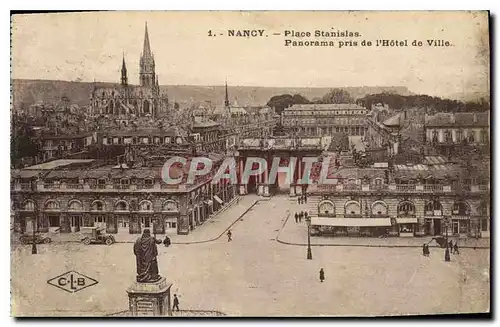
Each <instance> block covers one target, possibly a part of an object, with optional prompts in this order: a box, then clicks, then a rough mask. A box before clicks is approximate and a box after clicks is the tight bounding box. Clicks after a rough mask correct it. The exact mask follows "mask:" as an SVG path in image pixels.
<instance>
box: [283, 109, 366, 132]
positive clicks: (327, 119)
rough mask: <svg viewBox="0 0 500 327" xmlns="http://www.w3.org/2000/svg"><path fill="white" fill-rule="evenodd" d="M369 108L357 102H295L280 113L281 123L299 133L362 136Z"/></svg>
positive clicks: (291, 130)
mask: <svg viewBox="0 0 500 327" xmlns="http://www.w3.org/2000/svg"><path fill="white" fill-rule="evenodd" d="M368 112H369V110H368V109H366V108H364V107H361V106H359V105H357V104H300V105H299V104H296V105H293V106H291V107H289V108H286V109H285V110H283V112H282V113H281V116H282V122H281V123H282V125H283V127H284V128H285V129H288V130H289V131H290V132H297V133H298V134H299V135H306V136H321V135H329V134H332V133H345V134H347V135H349V136H364V135H365V131H366V128H367V127H366V122H365V119H366V114H368Z"/></svg>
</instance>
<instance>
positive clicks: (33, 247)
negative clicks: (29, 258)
mask: <svg viewBox="0 0 500 327" xmlns="http://www.w3.org/2000/svg"><path fill="white" fill-rule="evenodd" d="M35 225H37V223H36V218H35V220H33V224H32V229H33V243H32V245H31V254H37V253H38V251H37V248H36V234H35Z"/></svg>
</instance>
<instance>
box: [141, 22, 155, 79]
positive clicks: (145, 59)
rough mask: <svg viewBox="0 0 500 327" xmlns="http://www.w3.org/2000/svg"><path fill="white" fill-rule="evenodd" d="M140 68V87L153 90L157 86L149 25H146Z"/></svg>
mask: <svg viewBox="0 0 500 327" xmlns="http://www.w3.org/2000/svg"><path fill="white" fill-rule="evenodd" d="M139 68H140V69H139V72H140V73H139V79H140V85H141V86H145V87H151V88H152V87H154V86H155V85H156V82H155V77H156V74H155V59H154V56H153V54H152V53H151V46H150V45H149V34H148V23H146V28H145V32H144V47H143V49H142V55H141V60H140V67H139Z"/></svg>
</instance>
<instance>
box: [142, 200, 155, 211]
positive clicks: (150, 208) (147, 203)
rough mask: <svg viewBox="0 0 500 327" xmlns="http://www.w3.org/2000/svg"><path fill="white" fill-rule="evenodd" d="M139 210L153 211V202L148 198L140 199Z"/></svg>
mask: <svg viewBox="0 0 500 327" xmlns="http://www.w3.org/2000/svg"><path fill="white" fill-rule="evenodd" d="M139 211H153V204H152V203H151V201H148V200H144V201H141V203H139Z"/></svg>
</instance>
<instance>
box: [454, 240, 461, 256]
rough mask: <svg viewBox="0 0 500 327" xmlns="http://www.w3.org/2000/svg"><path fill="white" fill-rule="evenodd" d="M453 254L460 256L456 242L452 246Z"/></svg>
mask: <svg viewBox="0 0 500 327" xmlns="http://www.w3.org/2000/svg"><path fill="white" fill-rule="evenodd" d="M453 254H460V251H458V241H457V242H455V245H454V246H453Z"/></svg>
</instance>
